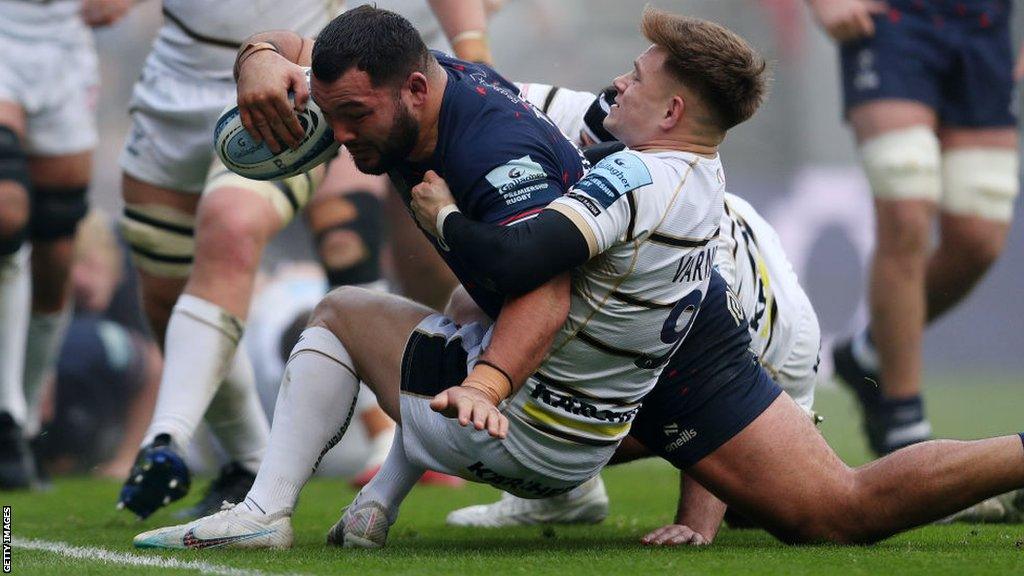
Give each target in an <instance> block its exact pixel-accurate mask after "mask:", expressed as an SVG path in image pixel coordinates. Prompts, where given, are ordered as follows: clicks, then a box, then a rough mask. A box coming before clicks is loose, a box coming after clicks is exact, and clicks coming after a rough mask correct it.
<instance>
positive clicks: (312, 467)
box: [245, 327, 359, 514]
mask: <svg viewBox="0 0 1024 576" xmlns="http://www.w3.org/2000/svg"><path fill="white" fill-rule="evenodd" d="M353 366H354V364H353V363H352V358H351V357H350V356H349V355H348V351H346V350H345V346H344V345H342V343H341V342H340V341H339V340H338V338H337V337H336V336H335V335H334V334H333V333H331V331H330V330H327V329H326V328H320V327H313V328H306V329H305V330H303V332H302V336H301V337H300V338H299V342H298V343H297V344H296V345H295V348H294V349H292V353H291V356H290V357H289V358H288V364H287V365H286V366H285V369H284V377H283V378H282V379H281V388H280V390H279V391H278V393H277V404H276V405H275V406H274V424H273V426H272V427H271V429H270V442H269V444H268V446H267V454H266V456H264V458H263V463H262V464H261V465H260V471H259V473H258V474H257V475H256V483H255V484H253V487H252V490H250V491H249V495H248V496H247V497H246V499H245V503H246V505H247V506H248V507H249V509H250V510H253V511H260V512H263V513H265V514H273V513H274V512H277V511H280V510H286V509H289V510H290V509H293V508H294V507H295V500H296V498H298V496H299V491H300V490H302V487H303V486H304V485H305V484H306V481H308V480H309V478H310V476H312V475H313V473H314V472H315V471H316V468H317V466H318V465H319V464H320V460H321V459H322V458H323V456H324V454H326V453H327V451H328V450H330V449H331V448H332V447H333V446H334V445H335V444H337V443H338V441H339V440H341V437H342V436H343V435H344V434H345V430H346V429H347V428H348V424H349V422H351V421H352V414H353V413H354V412H355V405H356V397H357V396H358V394H359V380H358V378H357V377H356V373H355V369H354V368H353Z"/></svg>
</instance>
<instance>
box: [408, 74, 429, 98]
mask: <svg viewBox="0 0 1024 576" xmlns="http://www.w3.org/2000/svg"><path fill="white" fill-rule="evenodd" d="M428 87H429V83H428V82H427V77H426V75H424V74H423V73H422V72H413V73H412V74H409V77H408V78H406V79H405V88H406V90H408V91H409V95H410V97H411V98H412V101H413V104H415V105H417V106H422V105H423V104H424V103H425V102H426V100H427V91H428V89H429V88H428Z"/></svg>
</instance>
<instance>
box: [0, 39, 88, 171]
mask: <svg viewBox="0 0 1024 576" xmlns="http://www.w3.org/2000/svg"><path fill="white" fill-rule="evenodd" d="M0 54H3V55H4V56H3V58H2V59H0V101H7V102H13V103H15V104H18V105H19V106H21V108H22V109H23V110H24V111H25V118H26V121H27V125H26V130H25V140H24V144H25V149H26V152H27V153H28V154H29V155H34V156H64V155H70V154H78V153H81V152H87V151H90V150H92V149H93V148H95V147H96V142H97V134H96V100H97V97H98V95H99V69H98V64H97V61H96V49H95V47H94V46H93V40H92V35H91V34H89V33H88V32H86V31H83V32H82V34H80V35H78V36H77V37H75V38H62V39H61V40H60V41H55V40H54V41H30V40H23V39H18V38H13V37H11V36H7V35H3V34H0Z"/></svg>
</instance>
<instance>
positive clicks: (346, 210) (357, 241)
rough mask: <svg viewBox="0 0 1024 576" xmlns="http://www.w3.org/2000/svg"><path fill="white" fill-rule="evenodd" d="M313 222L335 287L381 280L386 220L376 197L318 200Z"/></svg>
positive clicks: (311, 212) (360, 195)
mask: <svg viewBox="0 0 1024 576" xmlns="http://www.w3.org/2000/svg"><path fill="white" fill-rule="evenodd" d="M309 223H310V228H311V231H312V232H313V236H314V239H315V242H316V249H317V254H318V255H319V257H320V262H321V264H322V265H323V267H324V270H325V271H326V273H327V279H328V282H330V285H331V286H332V287H333V286H345V285H352V284H368V283H370V282H376V281H377V280H379V279H380V252H381V245H382V244H383V240H384V230H383V229H384V218H383V214H382V210H381V203H380V200H379V199H378V198H377V197H376V196H375V195H373V194H371V193H369V192H354V193H350V194H346V195H344V196H327V197H324V198H318V199H315V200H314V202H313V203H312V204H311V205H310V207H309Z"/></svg>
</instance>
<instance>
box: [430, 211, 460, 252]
mask: <svg viewBox="0 0 1024 576" xmlns="http://www.w3.org/2000/svg"><path fill="white" fill-rule="evenodd" d="M455 212H461V210H459V207H458V206H456V205H455V204H449V205H447V206H444V207H443V208H441V209H440V210H438V211H437V219H436V220H435V222H434V227H435V228H436V229H435V232H436V234H435V236H436V237H437V243H438V244H440V245H441V248H442V249H444V250H445V251H446V252H447V251H448V243H447V242H445V241H444V219H445V218H447V217H448V216H449V215H451V214H454V213H455Z"/></svg>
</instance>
